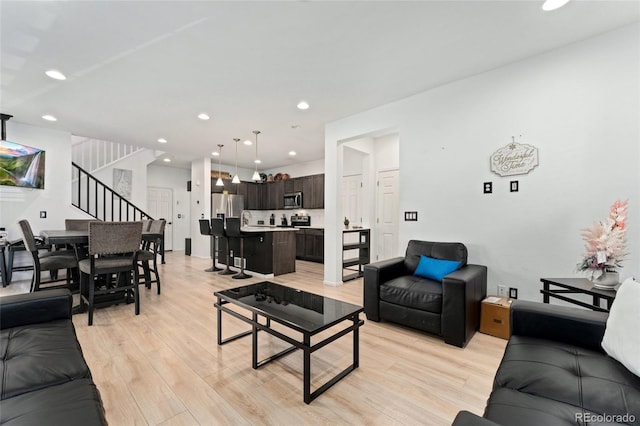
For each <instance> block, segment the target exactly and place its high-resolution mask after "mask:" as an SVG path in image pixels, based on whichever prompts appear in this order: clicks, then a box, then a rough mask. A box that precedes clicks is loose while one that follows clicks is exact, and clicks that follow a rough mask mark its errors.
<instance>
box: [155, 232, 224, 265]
mask: <svg viewBox="0 0 640 426" xmlns="http://www.w3.org/2000/svg"><path fill="white" fill-rule="evenodd" d="M210 238H211V259H212V265H211V268H207V269H205V270H204V271H205V272H218V271H222V268H218V267H217V266H216V239H217V238H218V237H214V236H211V237H210ZM154 262H155V259H154Z"/></svg>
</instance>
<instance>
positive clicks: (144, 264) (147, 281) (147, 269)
mask: <svg viewBox="0 0 640 426" xmlns="http://www.w3.org/2000/svg"><path fill="white" fill-rule="evenodd" d="M142 270H143V272H144V286H145V287H146V288H151V268H150V267H149V261H148V260H144V261H143V262H142Z"/></svg>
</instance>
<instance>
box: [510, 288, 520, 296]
mask: <svg viewBox="0 0 640 426" xmlns="http://www.w3.org/2000/svg"><path fill="white" fill-rule="evenodd" d="M509 297H510V298H512V299H517V298H518V289H517V288H515V287H509Z"/></svg>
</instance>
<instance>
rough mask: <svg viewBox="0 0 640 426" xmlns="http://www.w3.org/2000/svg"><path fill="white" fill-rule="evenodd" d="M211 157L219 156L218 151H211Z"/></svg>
mask: <svg viewBox="0 0 640 426" xmlns="http://www.w3.org/2000/svg"><path fill="white" fill-rule="evenodd" d="M211 155H213V156H214V157H217V156H218V155H220V153H219V152H218V151H213V152H212V153H211Z"/></svg>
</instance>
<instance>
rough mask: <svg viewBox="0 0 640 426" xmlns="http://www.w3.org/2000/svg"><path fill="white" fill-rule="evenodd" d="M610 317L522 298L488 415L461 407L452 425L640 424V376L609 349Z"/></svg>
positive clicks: (514, 314)
mask: <svg viewBox="0 0 640 426" xmlns="http://www.w3.org/2000/svg"><path fill="white" fill-rule="evenodd" d="M606 320H607V314H606V313H603V312H593V311H587V310H582V309H576V308H568V307H564V306H558V305H549V304H542V303H534V302H526V301H517V300H516V301H515V302H514V303H513V304H512V306H511V338H510V339H509V343H508V344H507V348H506V350H505V353H504V357H503V358H502V362H501V364H500V367H499V368H498V371H497V373H496V376H495V380H494V384H493V391H492V392H491V396H490V397H489V401H488V402H487V407H486V409H485V412H484V418H482V417H479V416H476V415H475V414H472V413H470V412H467V411H461V412H460V413H458V416H457V417H456V418H455V420H454V423H453V424H454V425H456V426H471V425H476V426H482V425H485V426H489V425H518V426H539V425H548V426H553V425H570V424H571V425H596V424H597V425H602V424H607V425H609V424H632V425H640V377H638V376H636V375H634V374H633V373H632V372H630V371H629V370H627V369H626V368H625V367H624V366H623V365H622V364H620V363H619V362H617V361H616V360H614V359H613V358H611V357H609V356H608V355H607V354H605V353H604V351H603V350H602V348H601V346H600V343H601V341H602V337H603V335H604V330H605V325H606ZM639 356H640V355H639Z"/></svg>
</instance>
